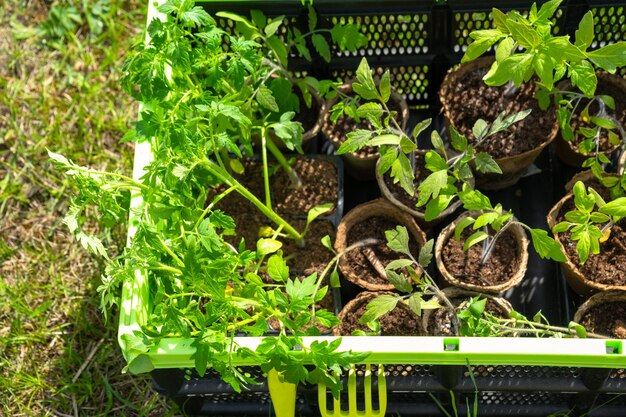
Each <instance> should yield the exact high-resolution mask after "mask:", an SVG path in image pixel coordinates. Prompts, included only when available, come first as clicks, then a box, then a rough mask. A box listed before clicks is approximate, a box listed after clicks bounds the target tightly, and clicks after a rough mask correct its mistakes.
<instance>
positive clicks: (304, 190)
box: [270, 158, 339, 216]
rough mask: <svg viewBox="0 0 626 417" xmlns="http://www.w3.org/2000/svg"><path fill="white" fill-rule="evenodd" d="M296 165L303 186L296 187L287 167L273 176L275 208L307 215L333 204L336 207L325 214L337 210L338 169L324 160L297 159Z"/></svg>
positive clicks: (271, 179)
mask: <svg viewBox="0 0 626 417" xmlns="http://www.w3.org/2000/svg"><path fill="white" fill-rule="evenodd" d="M293 168H294V169H295V171H296V173H297V174H298V176H299V177H300V180H301V181H302V187H300V188H299V189H295V188H294V187H293V185H292V183H291V181H290V180H289V176H288V175H287V173H286V172H285V170H284V169H282V168H280V167H278V168H277V169H278V171H277V172H276V173H275V174H274V175H272V177H271V178H270V186H271V189H272V192H273V194H274V195H273V197H274V204H275V207H274V208H275V210H276V211H277V212H278V213H280V214H285V215H292V216H298V215H300V216H306V214H307V212H308V211H309V210H310V209H312V208H313V207H315V206H319V205H321V204H326V203H333V204H334V206H333V208H332V209H331V210H330V211H328V212H327V213H325V214H324V216H327V215H329V214H331V213H332V212H334V211H335V209H336V205H337V199H338V196H339V191H338V187H339V180H338V177H337V168H336V167H335V165H334V164H333V163H332V162H330V161H325V160H323V159H317V158H315V159H309V158H297V159H296V161H295V163H294V164H293Z"/></svg>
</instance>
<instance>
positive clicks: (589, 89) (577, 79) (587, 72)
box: [569, 60, 598, 97]
mask: <svg viewBox="0 0 626 417" xmlns="http://www.w3.org/2000/svg"><path fill="white" fill-rule="evenodd" d="M569 76H570V79H571V80H572V84H573V85H575V86H576V87H578V88H579V89H580V91H582V92H583V93H584V94H585V95H586V96H587V97H592V96H593V93H594V92H595V91H596V85H597V84H598V78H597V77H596V71H595V70H594V68H593V66H592V65H591V64H590V63H589V61H587V60H584V61H581V62H580V63H579V64H570V66H569Z"/></svg>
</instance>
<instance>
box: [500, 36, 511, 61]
mask: <svg viewBox="0 0 626 417" xmlns="http://www.w3.org/2000/svg"><path fill="white" fill-rule="evenodd" d="M514 48H515V41H514V40H513V38H511V37H507V38H504V39H502V40H501V41H500V43H499V44H498V47H497V49H496V61H498V62H500V61H502V60H503V59H505V58H507V57H509V56H511V54H512V53H513V50H514Z"/></svg>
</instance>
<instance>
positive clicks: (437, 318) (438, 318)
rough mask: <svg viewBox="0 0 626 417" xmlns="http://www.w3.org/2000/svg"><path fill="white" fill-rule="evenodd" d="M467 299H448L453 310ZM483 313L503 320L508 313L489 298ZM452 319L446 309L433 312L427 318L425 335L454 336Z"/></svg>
mask: <svg viewBox="0 0 626 417" xmlns="http://www.w3.org/2000/svg"><path fill="white" fill-rule="evenodd" d="M469 298H470V297H456V298H452V299H450V303H452V305H453V306H454V308H455V309H458V307H459V306H460V305H461V304H462V303H464V302H465V301H467V300H468V299H469ZM440 304H441V303H440ZM485 311H486V312H489V313H491V314H492V315H494V316H496V317H500V318H503V319H504V318H508V317H509V313H508V312H507V311H506V310H505V309H504V308H502V306H501V305H499V304H498V303H496V302H495V301H494V300H493V299H491V298H487V303H486V304H485ZM457 312H458V311H457ZM452 317H453V316H452V312H451V311H450V310H449V309H448V308H446V307H442V308H438V309H437V310H434V311H433V312H432V313H431V315H430V316H429V318H428V324H427V327H426V333H427V334H428V335H430V336H454V332H453V330H452Z"/></svg>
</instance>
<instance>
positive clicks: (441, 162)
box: [424, 151, 448, 172]
mask: <svg viewBox="0 0 626 417" xmlns="http://www.w3.org/2000/svg"><path fill="white" fill-rule="evenodd" d="M424 160H425V162H426V164H425V166H426V169H428V170H430V171H431V172H437V171H442V170H443V171H446V170H447V169H448V164H447V162H446V160H445V159H443V157H442V156H441V155H439V154H438V153H437V152H435V151H428V152H426V156H425V157H424Z"/></svg>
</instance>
